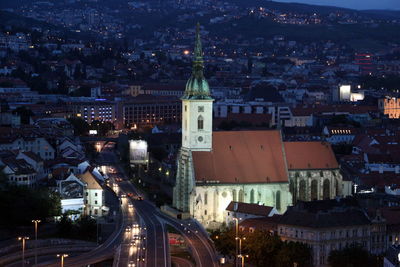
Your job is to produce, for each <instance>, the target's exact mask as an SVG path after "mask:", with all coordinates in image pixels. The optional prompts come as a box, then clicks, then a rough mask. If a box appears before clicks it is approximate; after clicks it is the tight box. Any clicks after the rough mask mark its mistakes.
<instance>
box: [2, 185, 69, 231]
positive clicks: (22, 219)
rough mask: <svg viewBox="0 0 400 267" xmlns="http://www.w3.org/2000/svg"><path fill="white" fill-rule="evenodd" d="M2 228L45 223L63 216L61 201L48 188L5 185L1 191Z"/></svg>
mask: <svg viewBox="0 0 400 267" xmlns="http://www.w3.org/2000/svg"><path fill="white" fill-rule="evenodd" d="M0 210H1V211H2V216H0V226H6V227H16V226H20V225H30V224H31V220H33V219H41V220H42V221H45V220H46V219H47V218H49V217H52V216H58V215H60V214H61V201H60V197H59V195H58V194H57V193H54V192H52V191H50V190H48V189H47V188H35V189H32V188H28V187H24V186H15V185H8V184H7V185H3V187H2V188H1V189H0Z"/></svg>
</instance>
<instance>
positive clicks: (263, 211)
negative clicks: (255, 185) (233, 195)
mask: <svg viewBox="0 0 400 267" xmlns="http://www.w3.org/2000/svg"><path fill="white" fill-rule="evenodd" d="M272 209H273V207H270V206H262V205H258V204H249V203H243V202H234V201H231V203H229V205H228V207H226V210H228V211H233V212H239V213H246V214H253V215H260V216H268V215H269V214H270V212H271V211H272Z"/></svg>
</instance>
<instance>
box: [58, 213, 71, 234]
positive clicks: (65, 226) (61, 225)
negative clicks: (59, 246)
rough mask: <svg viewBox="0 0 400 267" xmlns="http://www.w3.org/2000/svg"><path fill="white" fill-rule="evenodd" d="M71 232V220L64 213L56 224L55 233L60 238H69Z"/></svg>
mask: <svg viewBox="0 0 400 267" xmlns="http://www.w3.org/2000/svg"><path fill="white" fill-rule="evenodd" d="M72 231H73V225H72V220H71V219H70V218H69V217H68V215H67V213H64V214H63V215H62V217H61V220H60V221H59V222H58V223H57V232H58V235H59V236H60V237H71V234H72Z"/></svg>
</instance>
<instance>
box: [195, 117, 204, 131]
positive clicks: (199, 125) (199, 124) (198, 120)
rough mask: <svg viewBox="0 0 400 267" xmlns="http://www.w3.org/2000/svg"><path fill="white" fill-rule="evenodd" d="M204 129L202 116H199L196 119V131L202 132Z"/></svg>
mask: <svg viewBox="0 0 400 267" xmlns="http://www.w3.org/2000/svg"><path fill="white" fill-rule="evenodd" d="M203 129H204V119H203V116H201V115H200V116H199V118H198V119H197V130H203Z"/></svg>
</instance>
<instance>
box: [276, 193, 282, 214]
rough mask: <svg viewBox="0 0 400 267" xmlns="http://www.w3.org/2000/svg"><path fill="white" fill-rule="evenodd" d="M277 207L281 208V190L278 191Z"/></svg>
mask: <svg viewBox="0 0 400 267" xmlns="http://www.w3.org/2000/svg"><path fill="white" fill-rule="evenodd" d="M275 207H276V209H277V210H280V209H281V191H277V192H276V198H275Z"/></svg>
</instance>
